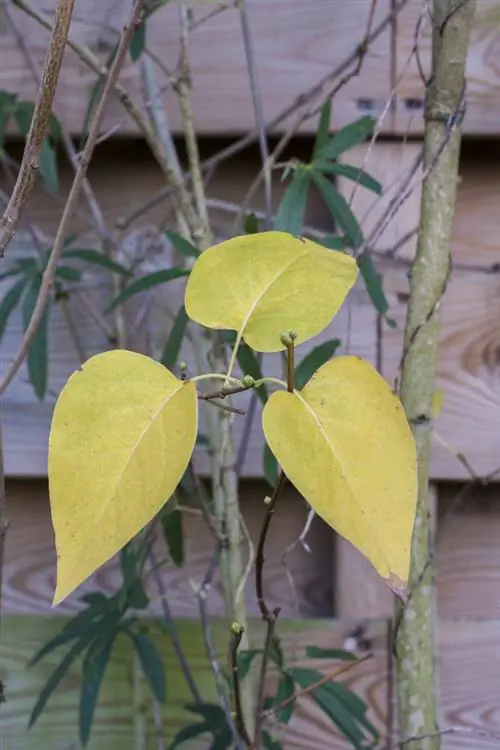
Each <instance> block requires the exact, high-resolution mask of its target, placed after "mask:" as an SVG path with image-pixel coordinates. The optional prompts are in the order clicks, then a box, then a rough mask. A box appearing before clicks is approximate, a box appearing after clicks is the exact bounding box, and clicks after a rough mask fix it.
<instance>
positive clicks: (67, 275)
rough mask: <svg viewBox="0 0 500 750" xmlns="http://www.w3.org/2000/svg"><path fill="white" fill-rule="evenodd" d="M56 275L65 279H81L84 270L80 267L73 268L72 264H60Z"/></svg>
mask: <svg viewBox="0 0 500 750" xmlns="http://www.w3.org/2000/svg"><path fill="white" fill-rule="evenodd" d="M55 276H56V278H57V279H63V280H64V281H81V278H82V272H81V271H80V269H79V268H71V266H58V267H57V269H56V273H55Z"/></svg>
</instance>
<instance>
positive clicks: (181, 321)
mask: <svg viewBox="0 0 500 750" xmlns="http://www.w3.org/2000/svg"><path fill="white" fill-rule="evenodd" d="M188 324H189V318H188V315H187V313H186V308H185V307H184V305H182V306H181V307H180V308H179V311H178V313H177V315H176V316H175V320H174V323H173V325H172V328H171V330H170V334H169V337H168V339H167V342H166V344H165V348H164V349H163V354H162V355H161V358H160V362H161V363H162V365H164V366H165V367H167V368H168V369H169V370H172V369H173V368H174V367H175V365H176V364H177V360H178V359H179V354H180V352H181V348H182V342H183V340H184V336H185V335H186V330H187V327H188Z"/></svg>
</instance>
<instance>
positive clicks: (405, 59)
mask: <svg viewBox="0 0 500 750" xmlns="http://www.w3.org/2000/svg"><path fill="white" fill-rule="evenodd" d="M419 19H420V20H419ZM499 29H500V13H499V10H498V2H497V0H478V3H477V11H476V17H475V23H474V27H473V31H472V35H471V43H470V48H469V54H468V58H467V111H466V115H465V120H464V123H463V130H464V132H465V133H477V134H487V133H488V134H489V133H491V134H493V133H494V132H495V127H494V123H495V122H498V118H499V116H500V96H499V85H500V74H499V71H498V66H497V64H496V59H497V55H498V32H499ZM416 41H417V42H418V49H419V60H420V65H421V68H422V70H423V71H424V75H426V76H427V75H429V73H430V57H431V22H430V12H429V13H428V12H427V6H425V5H424V4H423V3H422V2H421V1H420V0H410V2H409V3H408V4H407V5H406V7H405V8H404V9H403V10H402V12H401V13H400V14H399V16H398V20H397V33H396V59H395V65H394V72H395V81H397V97H396V110H395V128H396V130H397V132H400V133H405V132H413V133H421V132H422V129H423V116H422V115H423V97H424V84H423V81H422V77H421V73H420V71H419V66H418V63H417V59H416V57H415V55H414V54H412V51H413V49H414V46H415V43H416Z"/></svg>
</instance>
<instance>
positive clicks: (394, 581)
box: [384, 573, 409, 604]
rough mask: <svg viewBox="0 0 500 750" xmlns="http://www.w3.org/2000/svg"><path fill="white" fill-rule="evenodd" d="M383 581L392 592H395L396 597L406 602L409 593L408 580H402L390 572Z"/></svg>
mask: <svg viewBox="0 0 500 750" xmlns="http://www.w3.org/2000/svg"><path fill="white" fill-rule="evenodd" d="M384 581H385V583H386V584H387V586H388V587H389V588H390V590H391V591H392V593H393V594H395V595H396V596H397V597H398V599H401V601H402V602H403V604H406V603H407V601H408V595H409V591H408V581H402V580H401V578H399V576H397V575H396V574H395V573H390V575H389V577H388V578H384Z"/></svg>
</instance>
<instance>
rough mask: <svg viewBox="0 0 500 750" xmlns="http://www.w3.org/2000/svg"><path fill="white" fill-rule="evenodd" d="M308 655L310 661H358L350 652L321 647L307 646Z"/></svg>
mask: <svg viewBox="0 0 500 750" xmlns="http://www.w3.org/2000/svg"><path fill="white" fill-rule="evenodd" d="M306 655H307V658H308V659H340V660H341V661H356V658H357V657H356V656H355V655H354V654H353V653H351V652H350V651H343V650H341V649H338V648H320V647H319V646H306Z"/></svg>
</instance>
